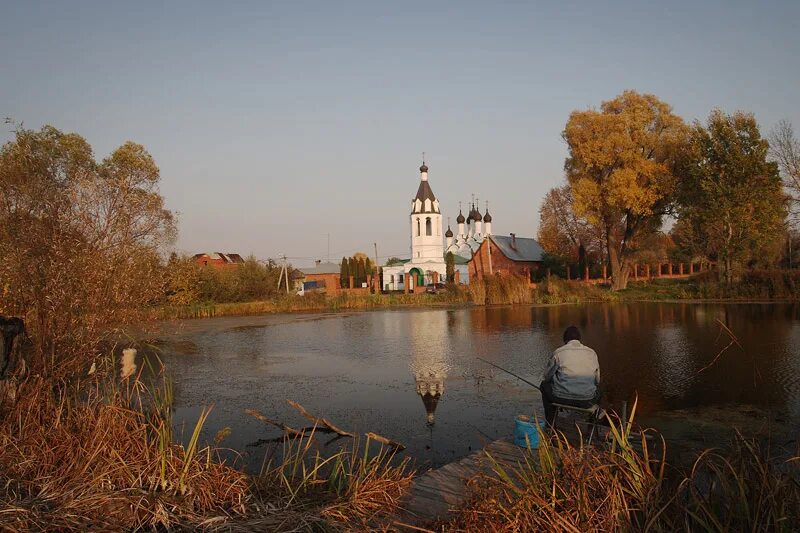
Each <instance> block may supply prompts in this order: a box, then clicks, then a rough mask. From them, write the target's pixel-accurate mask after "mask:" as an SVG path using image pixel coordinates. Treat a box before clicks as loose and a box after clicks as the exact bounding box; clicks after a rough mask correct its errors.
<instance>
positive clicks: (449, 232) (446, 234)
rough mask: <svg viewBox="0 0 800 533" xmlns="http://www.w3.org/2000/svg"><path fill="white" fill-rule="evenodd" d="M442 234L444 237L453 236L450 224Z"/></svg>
mask: <svg viewBox="0 0 800 533" xmlns="http://www.w3.org/2000/svg"><path fill="white" fill-rule="evenodd" d="M444 236H445V237H452V236H453V230H451V229H450V226H447V231H445V232H444Z"/></svg>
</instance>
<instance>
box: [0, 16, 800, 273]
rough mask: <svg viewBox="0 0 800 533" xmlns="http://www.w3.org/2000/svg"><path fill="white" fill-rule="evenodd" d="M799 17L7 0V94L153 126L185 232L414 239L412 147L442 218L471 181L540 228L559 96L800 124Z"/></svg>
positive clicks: (349, 245) (344, 247)
mask: <svg viewBox="0 0 800 533" xmlns="http://www.w3.org/2000/svg"><path fill="white" fill-rule="evenodd" d="M215 4H216V5H215ZM606 4H609V5H606ZM798 28H800V1H797V0H794V1H784V2H777V1H774V2H732V1H722V2H664V1H659V2H615V3H607V2H596V1H595V2H585V3H583V2H566V1H565V2H513V3H501V2H481V3H471V2H452V3H445V2H420V3H416V2H410V1H405V2H374V1H373V2H363V3H350V2H303V1H291V2H289V1H287V2H274V3H267V2H253V3H240V2H237V3H223V2H216V3H214V4H211V3H209V4H201V3H200V2H159V3H155V2H97V3H90V2H52V3H48V4H43V3H39V2H34V1H24V2H10V1H7V0H2V1H0V50H2V53H1V54H0V115H2V116H7V117H12V118H14V119H16V120H17V121H23V122H24V124H25V126H26V127H31V128H39V127H40V126H41V125H43V124H52V125H54V126H56V127H58V128H60V129H62V130H65V131H74V132H77V133H80V134H82V135H83V136H84V137H86V138H87V140H88V141H89V142H90V143H91V144H92V145H93V146H94V148H95V150H96V153H97V155H98V157H103V156H105V155H107V154H108V153H109V152H110V151H111V150H112V149H113V148H114V147H116V146H118V145H119V144H121V143H123V142H124V141H126V140H129V139H130V140H134V141H136V142H139V143H142V144H143V145H145V146H146V147H147V149H148V150H149V151H150V152H151V153H152V154H153V156H154V157H155V158H156V161H157V163H158V164H159V166H160V168H161V174H162V185H161V190H162V193H163V194H164V196H165V197H166V200H167V204H168V206H169V207H170V208H171V209H173V210H175V211H177V212H179V215H180V237H179V241H178V243H177V246H178V249H179V250H182V251H185V252H190V253H194V252H198V251H226V252H238V253H241V254H249V253H251V252H252V253H254V254H256V255H257V256H258V257H260V258H266V257H275V256H277V255H278V254H283V253H285V254H286V255H287V256H290V257H292V258H295V259H294V260H293V262H294V263H295V264H296V265H299V266H302V265H304V264H309V263H311V262H312V261H313V258H322V259H324V258H325V256H326V254H327V234H328V233H330V242H331V256H332V259H333V260H334V261H338V260H340V259H341V257H342V256H343V255H345V254H347V255H350V254H351V253H353V252H355V251H364V252H368V253H369V254H370V255H372V243H373V242H377V243H378V252H379V255H380V256H382V257H387V256H390V255H398V256H407V255H408V244H409V242H408V241H409V237H408V214H409V206H410V200H411V198H412V197H413V195H414V194H415V192H416V188H417V184H418V180H419V173H418V170H417V169H418V167H419V165H420V157H421V152H423V151H425V152H426V153H427V154H428V161H427V162H428V165H429V167H430V180H431V186H432V188H433V191H434V193H435V194H436V195H437V197H438V198H439V200H440V201H441V202H442V208H443V213H444V215H445V216H446V217H447V216H449V217H450V218H451V219H452V222H453V224H455V217H456V214H457V212H458V202H459V200H461V201H466V200H469V198H470V195H471V194H473V193H474V194H476V195H477V196H478V197H479V198H480V200H481V204H483V201H484V200H485V199H488V200H489V202H490V204H489V205H490V211H491V213H492V216H493V218H494V223H493V224H494V231H495V233H508V232H515V233H517V234H518V235H521V236H533V235H535V232H536V227H537V222H538V209H539V205H540V203H541V200H542V198H543V196H544V194H545V193H546V192H547V190H548V189H549V188H551V187H553V186H555V185H557V184H559V183H561V181H562V179H563V162H564V157H565V155H566V149H565V145H564V143H563V141H562V140H561V137H560V134H561V131H562V130H563V127H564V124H565V123H566V120H567V118H568V116H569V113H570V112H571V111H572V110H575V109H584V108H587V107H591V106H598V105H599V104H600V102H601V101H603V100H607V99H610V98H613V97H614V96H615V95H617V94H619V93H620V92H621V91H623V90H624V89H635V90H638V91H640V92H650V93H654V94H656V95H658V96H659V97H660V98H662V99H663V100H665V101H666V102H668V103H670V104H671V105H673V107H674V110H675V111H676V112H677V113H678V114H680V115H681V116H683V117H684V118H685V119H687V120H690V121H691V120H694V119H697V118H701V119H702V118H705V117H706V116H707V115H708V112H709V111H710V110H711V109H712V108H713V107H720V108H722V109H723V110H725V111H729V112H732V111H735V110H737V109H742V110H746V111H752V112H754V113H755V115H756V118H757V119H758V120H759V122H760V124H761V127H762V130H763V131H764V132H767V131H769V130H770V129H771V128H772V127H773V126H774V124H775V123H776V122H777V121H778V120H780V119H788V120H790V121H791V122H793V123H794V125H795V128H796V129H800V109H799V108H798V97H800V37H798V35H800V32H798ZM8 129H9V127H8V126H6V127H5V129H4V130H3V131H2V133H0V140H3V141H4V140H7V139H8V138H10V135H9V133H8Z"/></svg>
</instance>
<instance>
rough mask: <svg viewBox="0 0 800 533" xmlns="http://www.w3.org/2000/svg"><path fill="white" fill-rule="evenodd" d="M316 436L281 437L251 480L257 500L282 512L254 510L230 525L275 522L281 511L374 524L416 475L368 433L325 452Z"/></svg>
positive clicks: (310, 521) (332, 523)
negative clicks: (278, 446) (362, 438)
mask: <svg viewBox="0 0 800 533" xmlns="http://www.w3.org/2000/svg"><path fill="white" fill-rule="evenodd" d="M315 436H316V433H315V431H311V432H310V433H308V434H306V435H305V436H298V437H292V438H289V437H287V438H285V439H284V441H283V443H282V445H281V449H280V451H279V452H278V453H277V454H276V455H277V459H275V460H268V461H266V462H265V465H264V467H263V468H262V471H261V473H260V474H259V475H258V476H256V478H255V479H254V480H253V481H254V482H253V490H254V493H255V494H256V495H257V498H258V500H259V501H262V502H269V503H270V506H272V507H273V509H279V510H280V512H273V513H272V514H271V516H264V515H263V513H252V516H250V517H249V518H246V519H244V520H237V521H235V522H233V523H232V524H230V525H231V526H232V527H234V528H235V529H237V530H238V529H241V530H249V529H252V528H255V527H260V526H261V525H263V523H264V520H268V521H269V523H270V524H271V525H272V526H273V527H274V526H275V523H276V520H281V515H283V516H286V515H290V516H294V517H295V518H296V519H300V517H302V522H303V523H304V524H305V525H306V526H309V527H310V526H315V527H320V528H322V527H323V526H324V528H325V529H332V528H333V529H347V530H364V529H370V528H373V527H378V526H379V525H380V524H382V523H384V522H386V520H387V519H388V518H389V517H390V516H391V515H392V513H393V512H394V511H396V510H397V508H398V505H399V501H400V498H401V497H402V496H403V495H404V494H405V492H406V490H407V489H408V488H409V486H410V484H411V480H412V478H413V475H414V471H413V469H412V467H411V464H410V460H409V459H408V458H402V459H401V458H399V457H397V456H396V454H395V450H394V448H391V447H387V446H384V445H382V444H376V443H375V442H373V441H371V439H370V438H369V437H367V439H366V440H365V441H363V442H362V443H360V442H359V441H357V440H354V441H353V442H352V443H351V444H350V445H349V446H346V447H342V448H339V449H338V450H336V451H334V452H332V453H328V454H323V453H322V452H321V451H320V448H319V446H318V445H317V443H316V440H315ZM273 459H274V458H273ZM262 508H263V506H262ZM276 530H277V529H276Z"/></svg>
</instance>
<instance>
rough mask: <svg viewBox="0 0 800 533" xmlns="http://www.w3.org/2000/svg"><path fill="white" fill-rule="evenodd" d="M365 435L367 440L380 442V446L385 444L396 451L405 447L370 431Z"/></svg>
mask: <svg viewBox="0 0 800 533" xmlns="http://www.w3.org/2000/svg"><path fill="white" fill-rule="evenodd" d="M366 435H367V438H368V439H372V440H374V441H376V442H380V443H381V444H386V445H387V446H392V447H393V448H396V449H398V450H405V449H406V447H405V446H403V445H402V444H400V443H399V442H395V441H393V440H391V439H387V438H386V437H384V436H381V435H378V434H377V433H373V432H371V431H370V432H369V433H366Z"/></svg>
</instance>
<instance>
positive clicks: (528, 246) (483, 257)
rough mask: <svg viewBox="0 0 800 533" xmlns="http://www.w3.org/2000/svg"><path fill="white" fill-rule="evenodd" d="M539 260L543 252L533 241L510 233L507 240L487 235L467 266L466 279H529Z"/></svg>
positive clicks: (538, 265)
mask: <svg viewBox="0 0 800 533" xmlns="http://www.w3.org/2000/svg"><path fill="white" fill-rule="evenodd" d="M543 259H544V250H543V249H542V247H541V246H540V245H539V243H538V242H536V240H535V239H529V238H526V237H517V236H516V235H515V234H513V233H512V234H511V235H510V236H508V237H506V236H505V235H487V237H486V238H485V239H484V240H483V242H482V243H481V245H480V246H479V247H478V249H477V250H476V251H475V253H474V255H473V256H472V259H470V260H469V263H467V266H468V268H469V279H470V280H475V279H480V278H482V277H484V276H491V275H494V274H514V275H518V276H525V277H527V278H528V279H529V280H532V279H533V273H534V272H536V271H537V270H538V269H539V268H541V266H542V260H543Z"/></svg>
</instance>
